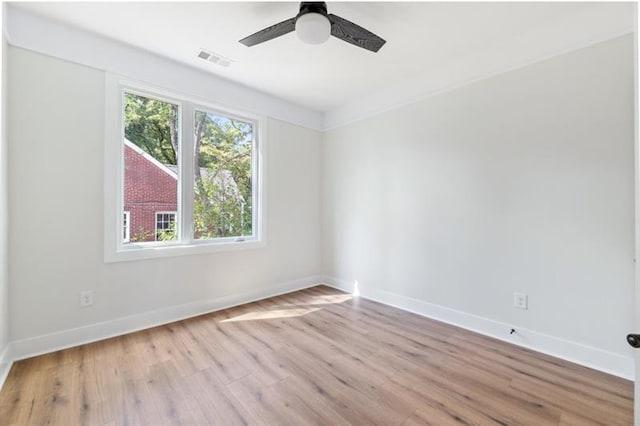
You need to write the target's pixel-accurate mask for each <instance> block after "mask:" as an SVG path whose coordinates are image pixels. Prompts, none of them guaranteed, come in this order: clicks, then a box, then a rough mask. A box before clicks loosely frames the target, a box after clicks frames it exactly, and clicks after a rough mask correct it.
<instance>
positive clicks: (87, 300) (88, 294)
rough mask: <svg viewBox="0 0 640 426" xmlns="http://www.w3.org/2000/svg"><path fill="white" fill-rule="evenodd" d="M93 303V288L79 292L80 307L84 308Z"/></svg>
mask: <svg viewBox="0 0 640 426" xmlns="http://www.w3.org/2000/svg"><path fill="white" fill-rule="evenodd" d="M91 305H93V290H85V291H81V292H80V307H81V308H86V307H87V306H91Z"/></svg>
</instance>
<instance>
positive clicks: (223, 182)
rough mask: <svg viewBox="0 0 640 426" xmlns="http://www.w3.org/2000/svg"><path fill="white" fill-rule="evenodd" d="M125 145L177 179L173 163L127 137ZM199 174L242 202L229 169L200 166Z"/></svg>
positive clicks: (176, 169)
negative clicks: (164, 162)
mask: <svg viewBox="0 0 640 426" xmlns="http://www.w3.org/2000/svg"><path fill="white" fill-rule="evenodd" d="M124 143H125V145H126V146H128V147H129V148H131V149H132V150H134V151H135V152H136V153H138V154H140V155H141V156H143V157H144V158H145V159H146V160H147V161H149V162H150V163H151V164H153V165H154V166H156V167H158V168H159V169H160V170H162V171H163V172H165V173H166V174H168V175H169V176H171V177H172V178H173V179H176V180H177V179H178V166H177V165H175V164H162V163H161V162H159V161H158V160H156V159H155V158H153V156H152V155H150V154H149V153H147V152H146V151H145V150H143V149H142V148H140V147H139V146H138V145H136V144H135V143H133V142H131V141H130V140H128V139H125V140H124ZM200 176H201V177H202V179H204V180H209V181H211V182H213V183H214V184H216V186H217V187H218V188H220V189H221V190H222V191H223V193H224V195H225V196H230V197H233V198H235V199H236V200H237V201H240V202H244V197H242V194H240V191H239V190H238V184H237V183H236V180H235V179H234V178H233V174H232V173H231V171H230V170H220V171H218V173H214V171H213V170H211V169H208V168H206V167H200Z"/></svg>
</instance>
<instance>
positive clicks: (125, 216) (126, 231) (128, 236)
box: [122, 211, 131, 243]
mask: <svg viewBox="0 0 640 426" xmlns="http://www.w3.org/2000/svg"><path fill="white" fill-rule="evenodd" d="M122 213H123V217H122V218H123V219H124V221H126V223H127V227H126V228H124V237H123V238H122V242H123V243H128V242H129V240H130V239H131V212H128V211H124V212H122Z"/></svg>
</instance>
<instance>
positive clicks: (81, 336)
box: [0, 276, 322, 371]
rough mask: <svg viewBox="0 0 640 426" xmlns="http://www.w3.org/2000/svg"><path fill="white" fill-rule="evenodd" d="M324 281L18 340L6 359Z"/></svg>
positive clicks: (276, 287) (309, 280) (277, 287)
mask: <svg viewBox="0 0 640 426" xmlns="http://www.w3.org/2000/svg"><path fill="white" fill-rule="evenodd" d="M321 281H322V277H320V276H310V277H305V278H302V279H298V280H294V281H288V282H285V283H280V284H276V285H272V286H268V287H263V288H260V289H259V290H256V291H252V292H247V293H241V294H233V295H228V296H222V297H217V298H215V299H209V300H203V301H197V302H191V303H186V304H182V305H176V306H171V307H168V308H164V309H159V310H156V311H149V312H145V313H142V314H137V315H131V316H127V317H122V318H117V319H114V320H110V321H105V322H100V323H96V324H90V325H87V326H83V327H78V328H73V329H69V330H64V331H60V332H56V333H51V334H45V335H41V336H36V337H31V338H28V339H23V340H17V341H13V342H10V343H9V345H8V348H7V349H6V351H5V352H6V354H5V358H6V361H7V362H8V363H9V364H11V363H12V362H13V361H18V360H21V359H25V358H30V357H32V356H37V355H42V354H45V353H50V352H55V351H58V350H61V349H66V348H70V347H74V346H78V345H82V344H85V343H91V342H96V341H98V340H103V339H108V338H110V337H115V336H121V335H123V334H128V333H132V332H135V331H139V330H144V329H146V328H151V327H156V326H159V325H163V324H168V323H171V322H174V321H180V320H183V319H186V318H191V317H195V316H198V315H203V314H207V313H210V312H214V311H218V310H221V309H226V308H231V307H233V306H237V305H242V304H245V303H250V302H255V301H256V300H261V299H266V298H269V297H274V296H278V295H281V294H285V293H290V292H292V291H297V290H302V289H304V288H309V287H313V286H315V285H318V284H319V283H321ZM2 359H3V358H0V360H2ZM7 371H8V369H7Z"/></svg>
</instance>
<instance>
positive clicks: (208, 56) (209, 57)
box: [198, 49, 233, 68]
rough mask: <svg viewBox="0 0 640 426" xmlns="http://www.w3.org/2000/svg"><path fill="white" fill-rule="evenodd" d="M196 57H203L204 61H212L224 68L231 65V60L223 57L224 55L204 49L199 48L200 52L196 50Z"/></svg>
mask: <svg viewBox="0 0 640 426" xmlns="http://www.w3.org/2000/svg"><path fill="white" fill-rule="evenodd" d="M198 58H200V59H204V60H205V61H209V62H213V63H214V64H216V65H220V66H221V67H225V68H226V67H228V66H229V65H231V63H232V62H233V61H232V60H231V59H229V58H225V57H224V56H222V55H219V54H217V53H212V52H208V51H206V50H204V49H200V52H198Z"/></svg>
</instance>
